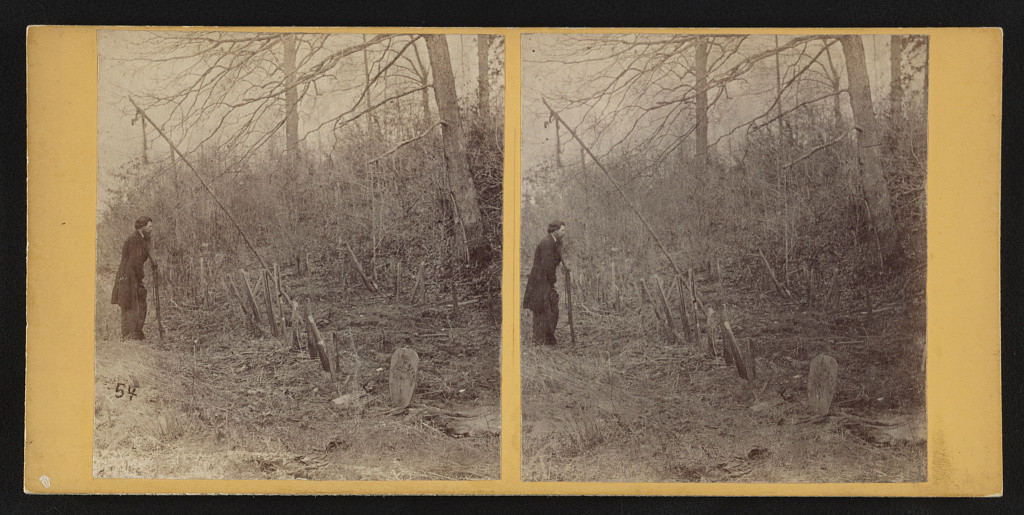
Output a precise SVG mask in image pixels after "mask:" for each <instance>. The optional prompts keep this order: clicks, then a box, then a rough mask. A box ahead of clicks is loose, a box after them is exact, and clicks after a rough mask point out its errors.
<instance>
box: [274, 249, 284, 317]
mask: <svg viewBox="0 0 1024 515" xmlns="http://www.w3.org/2000/svg"><path fill="white" fill-rule="evenodd" d="M274 293H276V294H277V312H278V313H280V314H281V317H280V318H279V319H278V327H280V328H281V336H285V329H284V326H285V322H284V296H283V295H281V293H282V289H281V269H280V268H278V267H277V262H276V261H275V262H274Z"/></svg>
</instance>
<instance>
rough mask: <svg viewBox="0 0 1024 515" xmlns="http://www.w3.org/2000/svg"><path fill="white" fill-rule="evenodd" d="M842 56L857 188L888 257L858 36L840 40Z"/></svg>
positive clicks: (886, 215)
mask: <svg viewBox="0 0 1024 515" xmlns="http://www.w3.org/2000/svg"><path fill="white" fill-rule="evenodd" d="M839 42H840V43H841V44H842V45H843V55H844V56H845V57H846V71H847V75H848V77H849V78H848V80H849V88H850V106H851V107H852V108H853V122H854V125H855V126H856V128H857V157H858V160H859V162H860V172H861V173H860V176H861V185H862V186H863V188H864V198H865V200H866V202H867V205H868V209H869V210H870V213H869V215H870V216H871V221H872V223H873V224H874V228H875V231H876V233H877V234H878V239H879V243H880V246H881V247H882V248H881V249H880V250H881V252H882V254H883V255H888V253H889V252H890V251H891V250H892V248H891V247H892V246H891V245H890V243H891V242H892V240H893V237H894V236H895V232H894V223H893V218H892V207H891V205H890V201H889V190H888V188H887V187H886V184H885V177H884V176H883V175H882V167H881V156H880V154H881V152H880V151H879V138H878V122H877V120H876V119H875V113H874V111H872V110H871V82H870V81H869V79H868V67H867V61H866V60H865V57H864V44H863V42H862V41H861V38H860V36H856V35H847V36H840V37H839Z"/></svg>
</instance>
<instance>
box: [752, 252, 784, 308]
mask: <svg viewBox="0 0 1024 515" xmlns="http://www.w3.org/2000/svg"><path fill="white" fill-rule="evenodd" d="M757 253H758V254H759V255H760V256H761V261H763V262H764V267H765V268H767V269H768V277H770V278H771V279H772V282H773V283H775V289H776V290H778V291H779V293H781V294H782V296H783V297H786V298H787V299H788V298H789V290H787V289H786V287H785V286H783V285H782V283H780V282H779V279H778V278H777V277H775V270H772V265H771V264H770V263H768V258H766V257H764V252H762V251H761V249H760V248H759V249H757Z"/></svg>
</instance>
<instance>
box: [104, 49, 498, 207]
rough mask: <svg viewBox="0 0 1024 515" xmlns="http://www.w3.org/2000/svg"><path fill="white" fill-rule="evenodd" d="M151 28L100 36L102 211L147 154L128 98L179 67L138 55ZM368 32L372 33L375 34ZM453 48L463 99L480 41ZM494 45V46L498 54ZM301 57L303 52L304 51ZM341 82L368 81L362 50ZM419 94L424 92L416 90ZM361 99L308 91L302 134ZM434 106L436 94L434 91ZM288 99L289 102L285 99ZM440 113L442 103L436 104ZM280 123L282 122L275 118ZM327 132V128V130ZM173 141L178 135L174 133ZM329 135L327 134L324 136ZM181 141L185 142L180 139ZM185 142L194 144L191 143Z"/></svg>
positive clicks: (157, 148) (151, 89) (471, 87)
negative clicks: (122, 172) (122, 175)
mask: <svg viewBox="0 0 1024 515" xmlns="http://www.w3.org/2000/svg"><path fill="white" fill-rule="evenodd" d="M148 34H149V32H147V31H138V30H101V31H98V35H97V47H98V56H99V58H98V59H99V62H98V63H97V65H98V82H99V84H98V96H99V98H98V99H97V108H98V125H99V126H98V134H97V143H98V146H99V148H98V161H99V163H98V166H99V169H98V170H97V180H98V181H97V182H98V192H97V193H98V198H99V204H100V206H99V207H100V210H103V209H104V204H105V202H106V201H108V200H109V194H108V193H107V191H106V190H107V187H108V186H109V185H112V184H113V183H114V181H116V178H115V173H116V172H117V170H118V169H119V168H120V167H122V166H124V165H125V164H126V163H129V162H131V161H132V160H133V159H136V158H138V157H139V156H141V152H142V129H141V126H140V125H139V124H138V123H136V124H135V125H132V119H133V118H134V116H135V112H134V108H132V106H131V104H130V103H129V101H128V96H129V95H133V96H135V97H136V99H137V100H138V97H139V96H142V95H143V94H145V93H156V94H160V93H161V92H162V91H161V85H162V84H164V83H166V80H167V79H166V77H167V76H168V75H169V74H170V73H172V72H173V71H175V70H176V69H177V68H176V67H175V66H173V65H169V64H158V65H154V64H151V63H150V64H147V63H143V62H141V61H140V60H139V59H138V58H139V57H141V56H143V55H144V52H145V50H146V49H145V48H144V47H143V45H142V43H143V41H144V40H145V39H146V38H147V35H148ZM373 36H374V35H373V34H368V35H367V37H368V38H370V37H373ZM362 37H363V36H362V35H361V34H336V35H332V36H331V37H330V38H329V44H330V45H331V47H330V48H335V47H337V48H343V47H346V46H349V45H352V44H358V43H361V42H362ZM446 38H447V40H448V49H449V53H450V55H451V60H452V69H453V71H454V73H455V79H456V90H457V93H458V95H459V97H460V98H464V97H467V96H474V98H475V94H476V80H477V46H476V45H477V42H476V36H475V35H447V36H446ZM417 44H418V45H421V46H420V56H421V57H422V59H423V61H424V63H427V54H426V52H425V48H424V47H422V44H423V43H422V41H420V42H419V43H417ZM493 49H494V46H492V54H493V51H494V50H493ZM300 59H301V50H300ZM335 71H336V74H337V75H338V76H339V77H340V79H339V81H344V79H345V77H346V76H351V77H353V79H352V80H353V81H362V80H363V60H362V54H361V53H356V54H354V55H351V56H348V57H346V58H345V59H343V60H342V61H341V63H340V64H339V65H338V67H336V68H335ZM414 96H415V98H417V99H418V98H419V97H418V93H416V94H414ZM354 99H355V94H354V93H352V92H342V93H336V92H332V91H327V90H320V91H319V94H318V95H308V96H307V97H306V98H305V99H303V101H302V102H301V104H300V116H299V134H300V137H301V136H302V135H304V134H305V133H306V132H307V131H309V130H310V128H311V127H314V126H316V125H319V123H320V122H319V121H318V120H324V119H328V118H329V117H330V116H333V115H336V114H335V113H337V112H340V111H344V110H345V109H347V108H348V107H349V106H350V105H351V103H352V102H353V101H354ZM430 100H431V102H432V105H433V94H431V95H430ZM282 103H283V102H282ZM433 108H434V109H435V112H436V106H433ZM147 113H148V114H149V115H150V116H151V117H152V118H154V119H155V120H157V121H158V122H162V121H163V117H162V115H164V113H161V112H159V111H158V110H154V111H152V112H150V111H147ZM275 121H276V120H275ZM325 132H326V131H325ZM154 137H155V134H154V132H153V131H152V129H151V128H150V129H149V139H150V147H149V157H150V159H151V160H153V159H154V158H155V157H158V156H159V157H166V155H167V154H168V153H169V149H168V147H167V146H166V145H165V144H164V143H163V142H162V141H156V142H155V143H154V142H153V138H154ZM170 137H171V138H172V139H173V138H175V136H174V135H173V134H172V135H170ZM324 137H326V136H324ZM177 143H180V142H177ZM321 143H323V141H321V140H320V139H319V138H317V137H316V136H310V137H308V138H307V140H306V142H305V144H306V145H307V146H310V147H312V148H318V146H319V145H320V144H321ZM183 146H186V147H187V146H188V144H187V142H186V144H185V145H183Z"/></svg>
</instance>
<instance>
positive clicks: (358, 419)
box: [93, 275, 500, 480]
mask: <svg viewBox="0 0 1024 515" xmlns="http://www.w3.org/2000/svg"><path fill="white" fill-rule="evenodd" d="M98 281H99V282H98V288H97V295H98V298H99V299H100V301H103V300H105V299H107V298H109V297H110V293H109V286H107V285H109V284H110V283H111V282H112V278H111V277H102V278H98ZM147 281H148V279H147ZM282 281H283V282H284V284H285V287H286V288H287V289H288V291H289V293H290V294H291V295H292V297H293V298H297V299H305V298H307V297H308V298H310V299H311V301H312V305H313V310H314V313H315V318H316V320H317V325H318V327H319V330H320V331H321V333H322V335H323V338H324V339H325V340H328V341H330V340H331V339H332V337H333V335H332V333H333V332H336V333H337V336H338V337H339V338H340V341H341V342H342V345H341V346H340V349H341V351H340V352H339V354H340V357H341V374H340V377H339V378H338V381H336V382H332V381H331V378H330V375H329V374H328V373H327V372H323V371H322V370H321V368H320V363H319V361H313V360H311V359H310V358H309V355H308V353H307V350H306V348H305V346H303V348H301V349H298V348H293V347H292V346H291V344H290V343H288V342H286V341H285V339H284V338H273V337H269V336H265V337H254V336H251V335H249V334H248V333H247V331H246V329H245V326H244V322H243V319H242V318H241V311H240V309H239V308H238V306H237V304H234V303H233V302H228V301H227V300H225V299H223V298H221V299H220V300H214V301H212V302H211V303H210V304H209V305H208V307H207V308H205V309H197V308H195V307H188V306H179V305H176V304H175V303H172V302H171V301H170V300H169V299H168V298H167V297H168V296H167V295H166V293H165V294H164V295H163V299H162V300H163V303H162V307H163V309H162V312H163V323H164V327H165V328H166V336H165V338H163V339H162V340H161V339H160V338H159V336H158V332H157V327H156V321H155V316H154V306H153V290H152V288H150V293H149V298H150V302H149V306H150V307H149V313H150V314H149V318H148V319H147V323H146V334H147V339H146V340H144V341H141V342H140V341H124V342H122V341H120V339H119V338H117V334H116V332H117V331H115V328H118V327H119V325H118V324H119V313H118V309H117V307H116V306H111V305H110V304H109V303H104V302H98V303H97V340H96V382H95V427H94V433H93V475H94V477H97V478H190V479H309V480H405V479H420V480H449V479H452V480H454V479H470V480H472V479H498V477H499V436H498V434H499V432H500V428H499V424H500V416H499V400H498V399H499V376H500V372H499V346H500V312H496V311H495V308H494V306H493V305H492V304H491V303H489V302H486V301H480V302H475V303H471V304H468V305H465V306H460V308H459V309H460V311H459V314H458V316H454V317H453V316H452V313H451V307H450V304H448V305H445V304H443V302H450V300H448V299H449V298H450V297H449V296H448V294H442V293H439V292H436V294H437V296H438V298H441V299H443V300H441V301H439V302H437V303H431V304H413V303H411V302H407V301H405V300H402V301H398V302H396V301H395V300H394V299H392V298H391V297H390V296H389V295H388V294H386V293H383V292H382V293H374V294H371V293H369V292H367V290H365V289H363V288H362V286H361V285H358V287H357V285H353V286H352V287H351V288H344V287H342V285H341V284H338V283H331V282H329V281H328V280H327V279H325V278H324V277H316V276H314V278H313V279H311V278H310V277H309V276H304V277H294V276H290V275H287V276H284V277H283V278H282ZM104 288H106V289H104ZM431 293H435V292H431ZM303 303H305V301H304V300H303ZM266 329H267V328H266V327H264V330H266ZM403 346H407V347H410V348H412V349H413V350H415V351H416V352H417V353H418V354H419V360H420V361H419V372H418V380H417V387H416V390H415V393H414V395H413V400H412V404H411V405H410V406H409V407H408V408H405V409H398V410H396V409H393V407H392V406H391V405H390V398H389V393H388V367H389V366H390V359H391V353H392V352H393V351H394V350H395V349H397V348H399V347H403ZM119 384H121V385H122V386H121V388H118V385H119ZM128 387H130V391H129V388H128ZM118 390H120V392H119V391H118Z"/></svg>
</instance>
